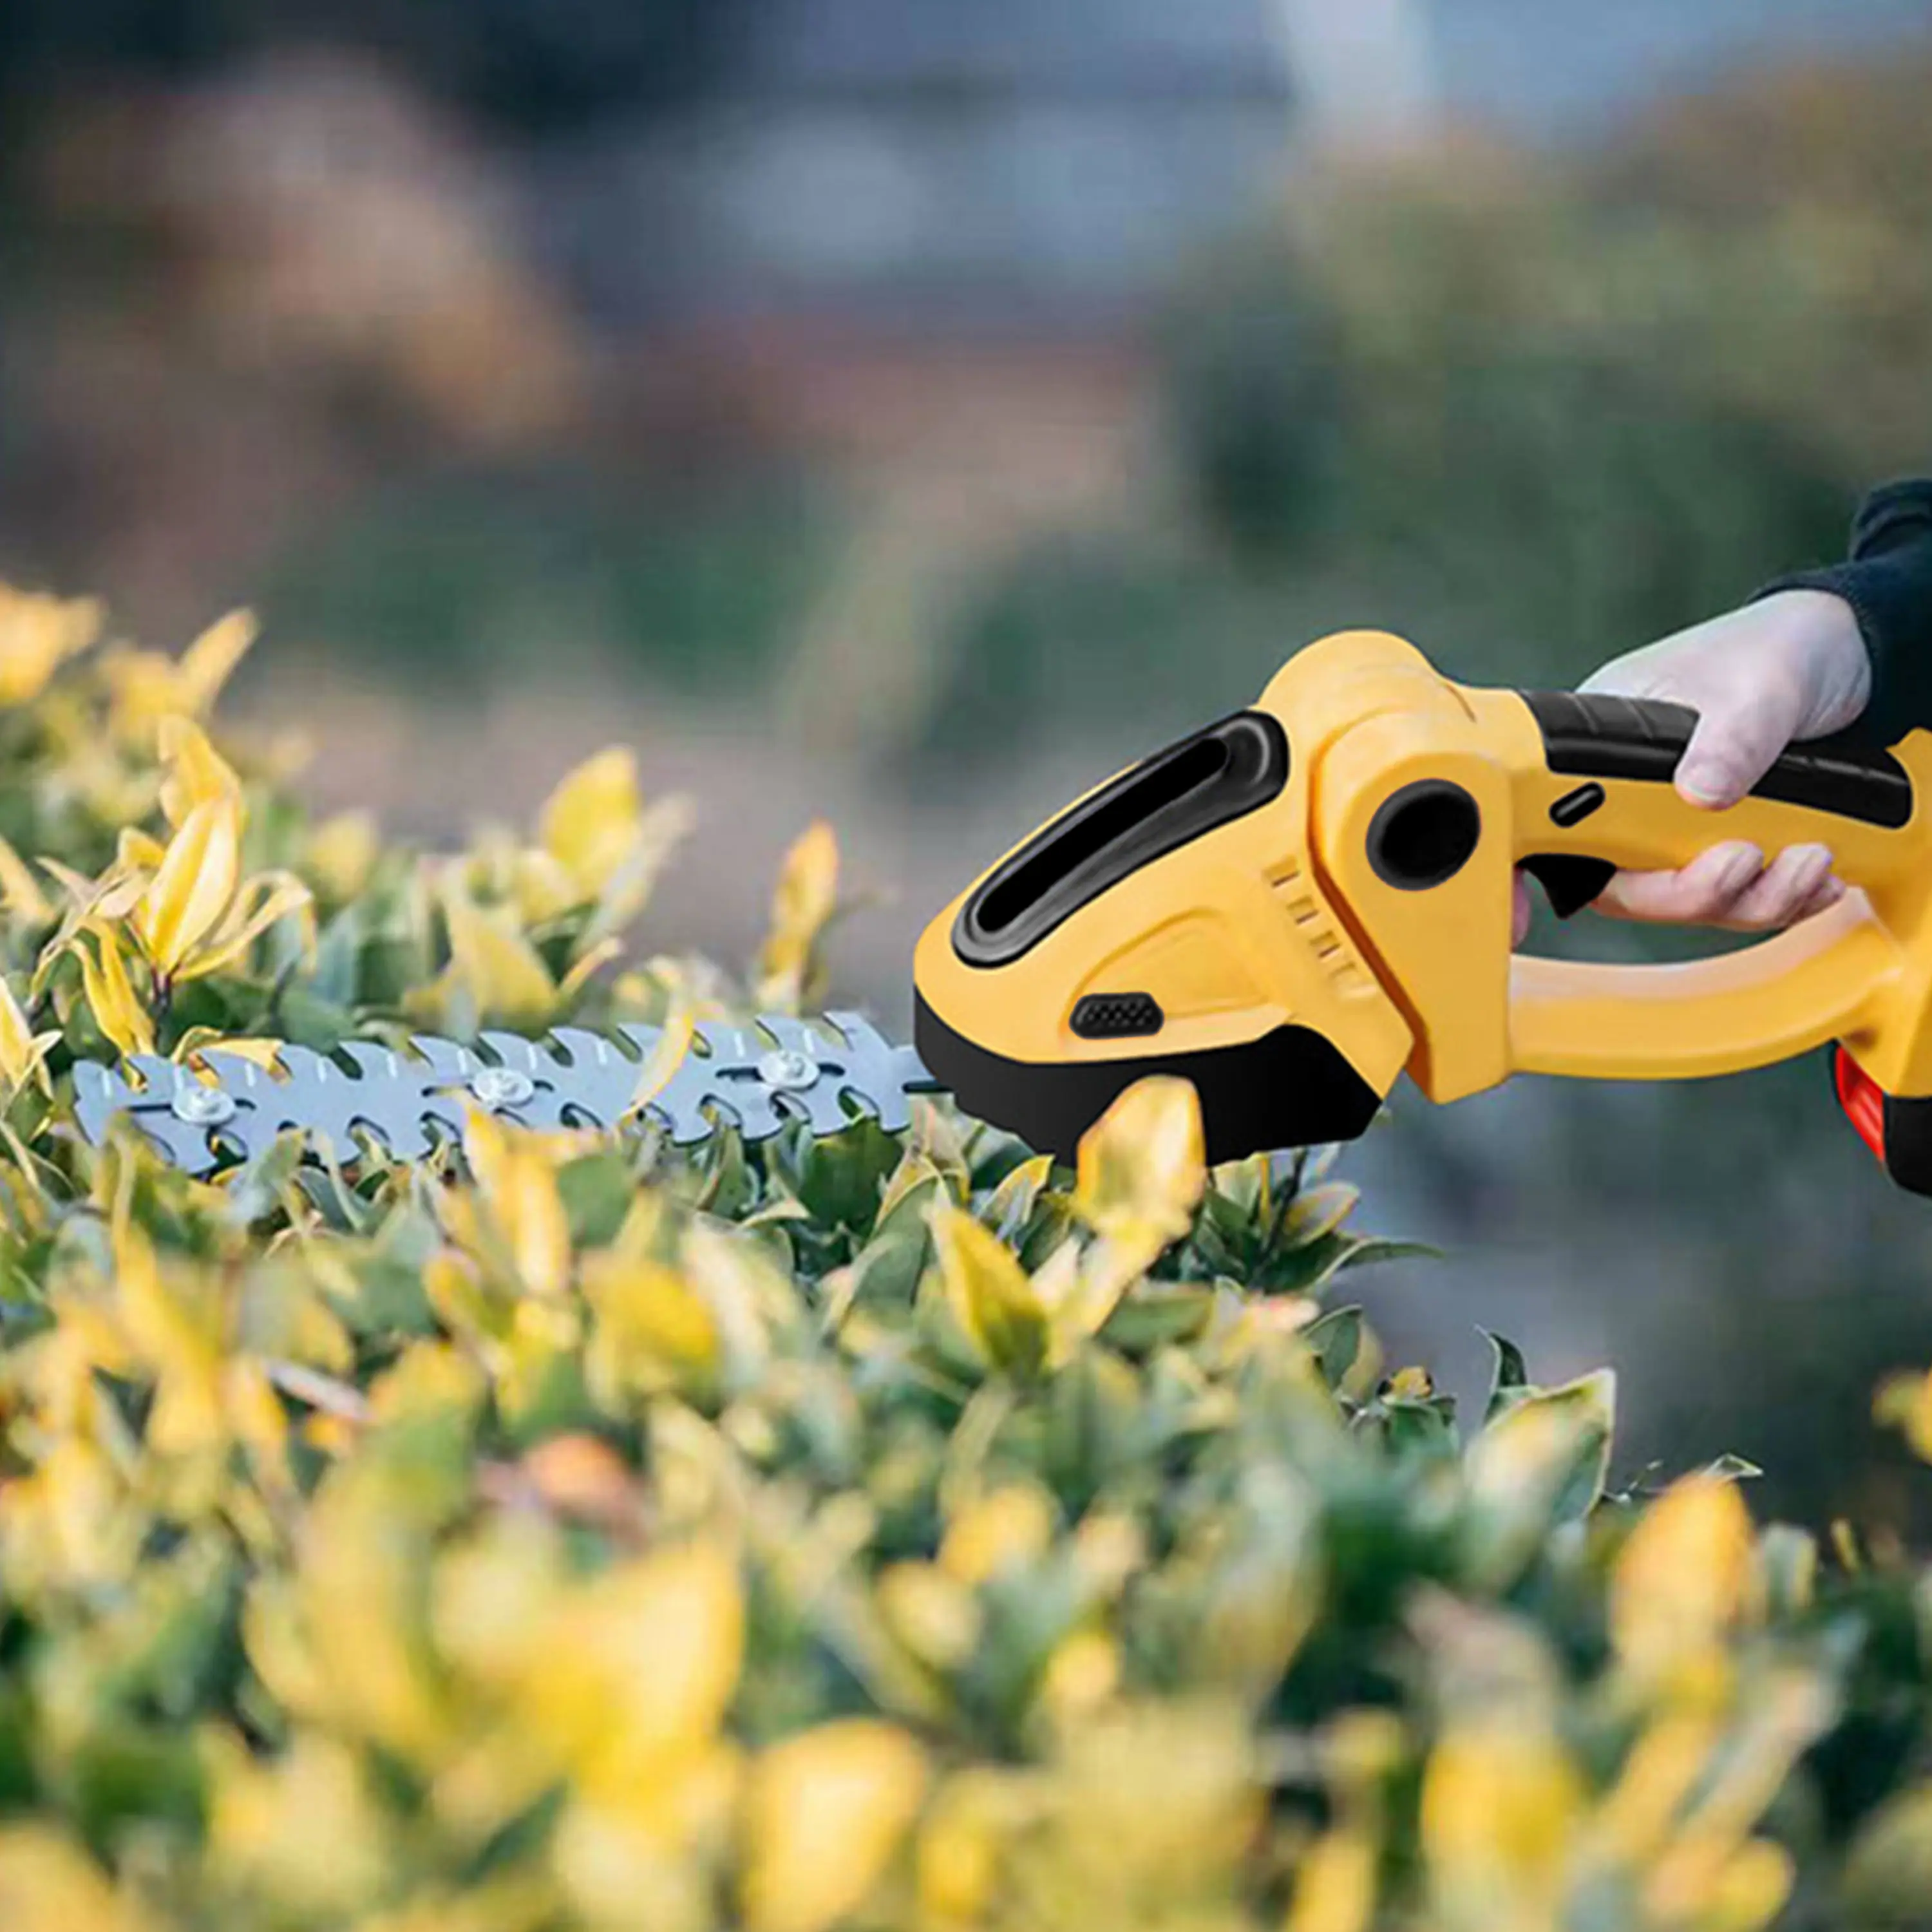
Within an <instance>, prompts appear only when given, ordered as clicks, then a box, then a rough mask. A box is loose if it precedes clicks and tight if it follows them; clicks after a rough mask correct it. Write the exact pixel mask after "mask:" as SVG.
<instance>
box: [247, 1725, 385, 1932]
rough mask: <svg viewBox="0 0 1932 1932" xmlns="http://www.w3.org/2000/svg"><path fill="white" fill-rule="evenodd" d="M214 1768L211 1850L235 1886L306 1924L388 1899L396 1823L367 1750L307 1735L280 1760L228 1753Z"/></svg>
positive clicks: (295, 1741)
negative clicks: (365, 1758) (369, 1767)
mask: <svg viewBox="0 0 1932 1932" xmlns="http://www.w3.org/2000/svg"><path fill="white" fill-rule="evenodd" d="M214 1771H215V1775H214V1779H213V1784H214V1792H213V1799H214V1802H213V1805H212V1808H211V1817H210V1819H209V1836H210V1840H211V1843H210V1852H211V1858H212V1859H213V1861H214V1866H215V1868H216V1869H217V1870H218V1871H219V1872H220V1873H221V1875H222V1876H223V1879H225V1880H226V1882H228V1883H229V1884H231V1885H233V1884H236V1883H238V1882H239V1884H240V1885H242V1886H244V1887H246V1888H249V1889H250V1890H251V1891H255V1892H256V1894H257V1896H265V1897H272V1898H273V1899H274V1900H275V1901H276V1903H277V1905H278V1907H279V1908H280V1909H281V1910H284V1911H289V1912H297V1913H299V1914H300V1915H302V1916H303V1917H305V1918H308V1917H311V1916H313V1917H315V1918H338V1919H339V1918H343V1917H344V1916H347V1917H350V1918H354V1917H356V1915H357V1914H358V1913H359V1912H360V1911H361V1910H362V1909H363V1908H364V1907H365V1906H370V1905H372V1904H374V1903H375V1902H376V1900H377V1899H378V1898H379V1897H380V1895H381V1893H382V1889H383V1883H384V1881H385V1879H386V1877H387V1876H389V1872H390V1870H391V1867H392V1864H393V1861H394V1857H395V1843H394V1827H393V1826H392V1824H391V1823H390V1820H389V1814H387V1813H386V1811H385V1810H384V1808H383V1806H382V1805H381V1804H380V1802H378V1800H377V1796H376V1794H375V1793H374V1791H372V1790H371V1788H370V1783H369V1778H368V1772H367V1771H366V1769H365V1766H363V1764H362V1760H361V1759H360V1757H359V1755H358V1754H356V1752H355V1751H352V1750H350V1748H348V1747H347V1746H346V1745H343V1744H342V1743H341V1742H338V1740H336V1739H333V1738H330V1737H328V1736H318V1735H317V1733H314V1732H311V1731H305V1730H298V1731H296V1733H295V1734H294V1736H293V1738H292V1739H291V1740H290V1744H289V1747H288V1748H287V1750H285V1751H281V1752H278V1754H276V1755H275V1756H274V1757H269V1758H257V1757H252V1756H251V1755H250V1754H248V1752H247V1751H243V1750H240V1749H236V1750H234V1751H220V1753H219V1754H217V1756H216V1757H215V1761H214ZM365 1922H366V1921H365Z"/></svg>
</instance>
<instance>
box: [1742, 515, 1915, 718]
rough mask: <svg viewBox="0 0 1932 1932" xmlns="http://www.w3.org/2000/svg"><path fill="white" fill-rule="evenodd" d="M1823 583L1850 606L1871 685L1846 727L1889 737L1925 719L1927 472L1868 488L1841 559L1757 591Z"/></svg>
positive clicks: (1821, 587)
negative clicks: (1867, 697)
mask: <svg viewBox="0 0 1932 1932" xmlns="http://www.w3.org/2000/svg"><path fill="white" fill-rule="evenodd" d="M1778 590H1828V591H1829V592H1832V595H1835V596H1838V597H1842V598H1843V599H1844V600H1845V601H1846V603H1847V604H1849V605H1850V606H1851V607H1852V614H1853V616H1855V617H1856V618H1857V619H1858V630H1859V632H1860V634H1861V635H1862V636H1863V637H1864V640H1865V649H1867V651H1868V652H1870V654H1871V662H1872V692H1871V699H1870V703H1868V704H1867V706H1866V707H1865V710H1864V715H1863V716H1862V717H1861V718H1859V720H1858V723H1857V724H1855V726H1854V727H1852V735H1854V736H1856V737H1858V738H1859V739H1864V740H1867V741H1868V742H1871V743H1874V744H1878V745H1891V744H1895V743H1896V742H1897V741H1898V740H1899V739H1900V738H1902V737H1903V736H1905V734H1906V732H1908V731H1909V730H1912V729H1913V727H1915V726H1918V725H1926V726H1932V477H1915V478H1909V479H1907V480H1906V481H1902V482H1897V483H1888V484H1885V486H1884V487H1883V488H1882V489H1879V490H1873V492H1872V493H1871V494H1870V496H1867V498H1866V499H1865V500H1864V502H1863V503H1862V504H1861V505H1859V508H1858V516H1857V517H1856V519H1855V520H1854V522H1853V523H1852V543H1851V553H1850V555H1849V558H1848V559H1847V560H1846V562H1843V563H1835V564H1831V565H1827V566H1826V568H1823V569H1822V570H1799V571H1793V572H1792V573H1791V574H1790V575H1789V576H1786V577H1778V578H1777V579H1776V580H1774V581H1773V582H1772V583H1767V584H1766V586H1764V588H1763V589H1762V590H1760V591H1759V592H1757V595H1758V596H1760V597H1769V595H1771V594H1772V592H1774V591H1778Z"/></svg>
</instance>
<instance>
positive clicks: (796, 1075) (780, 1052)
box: [758, 1046, 818, 1094]
mask: <svg viewBox="0 0 1932 1932" xmlns="http://www.w3.org/2000/svg"><path fill="white" fill-rule="evenodd" d="M758 1078H759V1079H760V1080H762V1081H763V1082H764V1083H765V1085H766V1086H767V1087H775V1088H779V1089H780V1090H781V1091H783V1092H785V1093H787V1094H796V1093H799V1092H800V1091H802V1090H803V1089H804V1088H807V1087H809V1086H810V1085H811V1084H812V1082H814V1081H815V1080H816V1079H817V1078H818V1062H817V1061H815V1060H814V1059H813V1058H812V1057H811V1055H810V1054H808V1053H800V1052H799V1051H798V1049H796V1047H790V1046H785V1047H780V1048H778V1049H776V1051H775V1052H771V1053H768V1054H766V1055H765V1057H764V1058H763V1059H762V1060H761V1061H759V1062H758Z"/></svg>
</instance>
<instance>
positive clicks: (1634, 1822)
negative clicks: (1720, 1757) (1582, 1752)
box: [1587, 1711, 1724, 1867]
mask: <svg viewBox="0 0 1932 1932" xmlns="http://www.w3.org/2000/svg"><path fill="white" fill-rule="evenodd" d="M1723 1742H1724V1732H1723V1730H1722V1728H1721V1726H1720V1724H1718V1721H1717V1720H1716V1719H1715V1718H1714V1717H1713V1716H1712V1715H1711V1714H1710V1713H1709V1712H1703V1711H1685V1712H1666V1713H1664V1715H1662V1716H1661V1717H1659V1718H1657V1719H1656V1720H1655V1721H1654V1722H1653V1723H1652V1724H1650V1725H1649V1727H1647V1728H1646V1730H1644V1731H1643V1733H1642V1735H1641V1736H1639V1737H1638V1739H1637V1742H1635V1743H1634V1745H1631V1748H1630V1751H1629V1752H1628V1755H1627V1756H1626V1757H1625V1760H1624V1764H1623V1769H1622V1771H1620V1772H1619V1773H1618V1774H1617V1781H1616V1784H1614V1785H1613V1786H1612V1787H1610V1793H1609V1795H1608V1796H1607V1797H1605V1799H1604V1801H1603V1802H1602V1803H1601V1805H1599V1806H1598V1808H1597V1810H1596V1812H1595V1815H1594V1816H1593V1817H1592V1819H1591V1820H1590V1824H1589V1835H1588V1841H1587V1842H1588V1847H1589V1852H1588V1855H1589V1858H1590V1859H1591V1861H1592V1863H1595V1864H1607V1865H1611V1866H1623V1867H1636V1866H1638V1865H1641V1864H1648V1863H1649V1861H1651V1860H1652V1858H1655V1856H1656V1855H1657V1854H1658V1852H1659V1851H1660V1850H1661V1849H1662V1847H1663V1846H1664V1841H1665V1840H1666V1839H1667V1838H1668V1837H1669V1835H1670V1832H1671V1830H1672V1828H1673V1826H1675V1824H1676V1822H1677V1819H1678V1817H1679V1814H1680V1813H1681V1812H1682V1810H1683V1808H1684V1806H1685V1802H1686V1800H1687V1799H1688V1798H1689V1797H1690V1796H1691V1793H1692V1792H1693V1791H1694V1790H1695V1789H1696V1788H1697V1784H1698V1782H1699V1781H1700V1779H1701V1778H1703V1776H1704V1774H1705V1772H1706V1769H1708V1768H1709V1766H1710V1763H1711V1762H1712V1758H1713V1757H1714V1756H1715V1754H1716V1752H1717V1751H1718V1748H1719V1747H1720V1745H1721V1744H1722V1743H1723Z"/></svg>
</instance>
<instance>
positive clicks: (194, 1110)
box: [168, 1079, 235, 1127]
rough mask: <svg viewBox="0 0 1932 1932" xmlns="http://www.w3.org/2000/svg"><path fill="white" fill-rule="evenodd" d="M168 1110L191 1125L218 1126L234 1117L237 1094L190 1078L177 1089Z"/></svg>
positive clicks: (177, 1118)
mask: <svg viewBox="0 0 1932 1932" xmlns="http://www.w3.org/2000/svg"><path fill="white" fill-rule="evenodd" d="M168 1112H169V1113H171V1114H172V1115H173V1116H174V1117H175V1119H176V1120H178V1121H186V1122H187V1124H188V1125H189V1126H190V1127H220V1126H222V1125H223V1124H225V1123H226V1122H227V1121H232V1120H233V1119H234V1118H235V1097H234V1096H233V1094H224V1093H223V1091H221V1089H220V1088H219V1087H204V1086H203V1085H202V1084H201V1082H199V1080H196V1079H187V1080H184V1081H183V1082H182V1083H181V1085H180V1086H178V1087H177V1088H175V1091H174V1094H173V1096H172V1098H171V1099H170V1100H169V1102H168Z"/></svg>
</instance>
